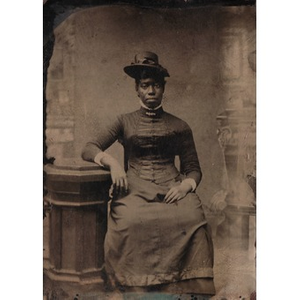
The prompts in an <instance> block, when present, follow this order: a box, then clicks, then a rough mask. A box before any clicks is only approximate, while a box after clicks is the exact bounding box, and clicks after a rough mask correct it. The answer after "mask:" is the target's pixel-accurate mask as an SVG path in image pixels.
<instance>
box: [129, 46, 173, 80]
mask: <svg viewBox="0 0 300 300" xmlns="http://www.w3.org/2000/svg"><path fill="white" fill-rule="evenodd" d="M144 70H148V71H150V72H154V73H157V74H159V75H162V76H163V77H170V75H169V73H168V71H167V69H165V68H163V67H162V66H161V65H160V64H159V63H158V56H157V55H156V54H155V53H153V52H148V51H146V52H142V53H139V54H136V56H135V57H134V62H132V63H131V65H129V66H126V67H125V68H124V72H125V73H126V74H127V75H129V76H130V77H132V78H135V79H136V78H139V76H140V74H141V72H142V71H144Z"/></svg>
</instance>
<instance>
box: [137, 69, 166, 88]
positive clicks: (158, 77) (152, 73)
mask: <svg viewBox="0 0 300 300" xmlns="http://www.w3.org/2000/svg"><path fill="white" fill-rule="evenodd" d="M147 78H153V79H154V80H155V81H156V82H158V83H160V84H161V85H162V86H163V87H164V86H165V84H166V80H165V77H164V75H163V73H162V72H159V71H157V70H148V69H144V70H143V71H141V73H140V74H139V76H138V77H136V78H135V84H136V85H138V84H139V83H140V80H141V79H147Z"/></svg>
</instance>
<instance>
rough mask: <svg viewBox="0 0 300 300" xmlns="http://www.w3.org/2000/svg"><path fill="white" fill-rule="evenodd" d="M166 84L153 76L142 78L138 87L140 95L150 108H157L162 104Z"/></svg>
mask: <svg viewBox="0 0 300 300" xmlns="http://www.w3.org/2000/svg"><path fill="white" fill-rule="evenodd" d="M164 89H165V88H164V85H163V84H162V83H159V82H157V81H156V80H155V79H153V78H147V79H141V80H140V82H139V84H138V85H137V87H136V90H137V92H138V96H139V97H140V99H141V101H142V102H143V103H144V105H146V106H147V107H148V108H155V107H157V106H159V105H160V104H161V101H162V98H163V93H164Z"/></svg>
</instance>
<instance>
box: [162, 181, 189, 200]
mask: <svg viewBox="0 0 300 300" xmlns="http://www.w3.org/2000/svg"><path fill="white" fill-rule="evenodd" d="M192 189H193V188H192V186H191V185H190V184H189V183H188V182H181V184H180V185H177V186H173V187H172V188H170V190H169V191H168V193H167V194H166V196H165V199H164V200H165V202H166V203H168V204H171V203H174V202H175V201H178V200H181V199H182V198H184V197H185V196H186V194H187V193H189V192H190V191H191V190H192Z"/></svg>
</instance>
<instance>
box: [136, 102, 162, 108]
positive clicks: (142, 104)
mask: <svg viewBox="0 0 300 300" xmlns="http://www.w3.org/2000/svg"><path fill="white" fill-rule="evenodd" d="M140 104H141V106H142V107H143V108H145V109H147V110H158V109H159V108H161V107H162V103H161V104H160V105H158V106H156V107H154V108H149V107H147V106H146V105H145V104H144V103H143V102H142V100H140Z"/></svg>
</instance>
